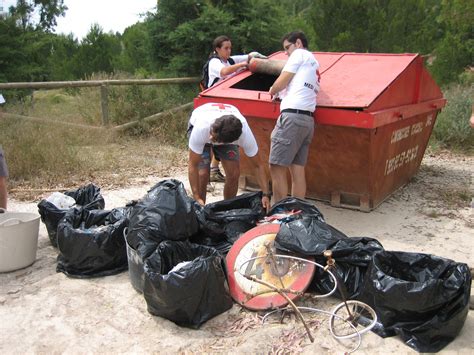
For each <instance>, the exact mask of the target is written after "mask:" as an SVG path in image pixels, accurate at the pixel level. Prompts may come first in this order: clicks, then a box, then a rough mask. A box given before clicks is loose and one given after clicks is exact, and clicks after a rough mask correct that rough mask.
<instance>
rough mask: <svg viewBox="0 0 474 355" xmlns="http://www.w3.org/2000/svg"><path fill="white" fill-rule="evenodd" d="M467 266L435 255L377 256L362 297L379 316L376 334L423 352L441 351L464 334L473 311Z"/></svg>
mask: <svg viewBox="0 0 474 355" xmlns="http://www.w3.org/2000/svg"><path fill="white" fill-rule="evenodd" d="M471 277H472V276H471V273H470V271H469V268H468V266H467V265H466V264H463V263H457V262H455V261H452V260H449V259H444V258H440V257H437V256H434V255H429V254H420V253H406V252H391V251H384V252H380V253H376V254H375V255H374V257H373V259H372V262H371V263H370V265H369V269H368V271H367V275H366V278H365V282H364V285H363V287H362V290H361V294H360V297H359V299H360V300H361V301H363V302H365V303H367V304H369V305H370V306H371V307H372V308H373V309H374V310H375V312H376V313H377V316H378V322H379V324H377V326H376V327H375V328H373V331H374V332H376V333H377V334H379V335H380V336H382V337H388V336H393V335H396V334H397V335H399V336H400V337H401V338H402V339H403V341H404V342H405V343H406V344H407V345H408V346H410V347H411V348H413V349H415V350H417V351H419V352H437V351H439V350H441V349H442V348H443V347H445V346H446V345H447V344H449V343H450V342H451V341H452V340H453V339H454V338H455V337H456V336H457V335H458V334H459V332H460V331H461V328H462V327H463V325H464V321H465V320H466V317H467V313H468V311H469V297H470V290H471V280H472V279H471Z"/></svg>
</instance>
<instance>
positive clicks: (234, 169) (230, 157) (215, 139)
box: [188, 103, 270, 210]
mask: <svg viewBox="0 0 474 355" xmlns="http://www.w3.org/2000/svg"><path fill="white" fill-rule="evenodd" d="M188 135H189V144H188V146H189V162H188V178H189V183H190V185H191V190H192V193H193V197H194V199H195V200H196V201H197V202H198V203H200V204H201V205H204V204H205V203H206V186H207V183H208V181H209V167H210V163H211V150H212V152H213V153H214V154H215V155H216V157H217V158H219V160H220V161H221V162H222V167H223V168H224V172H225V174H226V181H225V184H224V199H229V198H232V197H235V196H236V195H237V191H238V185H239V176H240V156H239V147H242V149H243V151H244V153H245V155H247V156H248V157H249V161H250V163H251V164H252V165H253V167H254V168H255V169H256V176H257V180H258V184H259V186H260V188H261V190H262V192H263V197H262V205H263V207H264V208H265V209H266V210H268V209H269V207H270V200H269V197H270V194H269V187H268V178H267V174H266V172H265V166H264V164H262V162H261V159H260V154H259V151H258V146H257V141H256V140H255V137H254V135H253V133H252V131H251V130H250V127H249V125H248V123H247V120H246V119H245V117H244V116H243V115H242V114H241V113H240V111H239V110H238V109H237V108H236V107H234V106H232V105H228V104H221V103H207V104H204V105H202V106H200V107H198V108H196V109H195V110H194V111H193V113H192V114H191V118H190V119H189V125H188Z"/></svg>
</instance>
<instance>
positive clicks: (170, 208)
mask: <svg viewBox="0 0 474 355" xmlns="http://www.w3.org/2000/svg"><path fill="white" fill-rule="evenodd" d="M198 229H199V223H198V220H197V218H196V213H195V211H194V200H193V199H191V198H190V197H188V195H187V193H186V189H185V188H184V185H183V183H182V182H180V181H178V180H175V179H168V180H163V181H160V182H159V183H158V184H156V185H155V186H153V187H152V188H151V189H150V190H149V191H148V193H147V195H146V196H145V197H144V198H143V199H141V200H140V201H138V202H137V203H136V204H135V206H134V207H133V209H132V212H131V214H130V223H129V226H128V243H129V245H130V246H132V248H133V249H135V250H139V249H140V248H141V247H143V245H144V244H147V242H145V241H147V240H152V241H154V242H156V243H160V242H162V241H164V240H186V239H188V238H189V237H190V236H192V235H194V234H196V233H197V232H198Z"/></svg>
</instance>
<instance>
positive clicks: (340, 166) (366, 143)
mask: <svg viewBox="0 0 474 355" xmlns="http://www.w3.org/2000/svg"><path fill="white" fill-rule="evenodd" d="M247 121H248V123H249V126H250V128H251V129H252V132H253V134H254V135H255V138H256V140H257V142H258V147H259V152H260V154H261V157H262V160H263V162H262V163H263V164H265V166H266V169H267V172H268V173H269V170H268V156H269V152H270V135H271V132H272V130H273V128H274V126H275V120H269V119H262V118H259V117H247ZM369 148H370V130H367V129H360V128H352V127H340V126H331V125H316V129H315V135H314V138H313V141H312V143H311V146H310V152H309V157H308V163H307V165H306V179H307V194H306V196H307V197H309V198H315V199H321V200H325V201H328V202H332V203H333V205H336V206H345V207H352V208H357V209H364V210H368V208H369V199H370V196H371V190H370V189H371V187H370V185H369V172H370V167H369V165H370V164H371V162H370V159H369ZM241 153H243V152H241ZM240 172H241V183H240V187H241V188H248V187H250V188H255V187H257V186H258V185H257V180H256V176H255V172H254V170H253V168H252V167H251V164H250V162H249V160H248V158H247V157H246V156H245V155H244V154H241V163H240ZM268 176H270V175H268ZM288 183H290V179H288ZM289 186H290V185H289Z"/></svg>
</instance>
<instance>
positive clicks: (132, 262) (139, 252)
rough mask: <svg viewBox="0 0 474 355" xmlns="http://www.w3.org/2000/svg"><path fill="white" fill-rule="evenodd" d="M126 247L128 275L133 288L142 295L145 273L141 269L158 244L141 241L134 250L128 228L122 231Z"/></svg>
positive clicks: (150, 241)
mask: <svg viewBox="0 0 474 355" xmlns="http://www.w3.org/2000/svg"><path fill="white" fill-rule="evenodd" d="M123 235H124V237H125V241H126V245H127V260H128V274H129V277H130V283H131V284H132V286H133V288H134V289H135V290H136V291H137V292H139V293H143V286H144V284H145V271H144V269H143V266H144V260H145V259H146V258H148V257H149V256H150V255H151V254H153V252H154V251H155V250H156V248H157V247H158V245H159V243H158V242H155V241H154V240H151V239H142V240H139V241H138V243H135V248H134V247H133V246H132V245H131V243H130V242H129V238H128V228H125V229H124V231H123Z"/></svg>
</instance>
